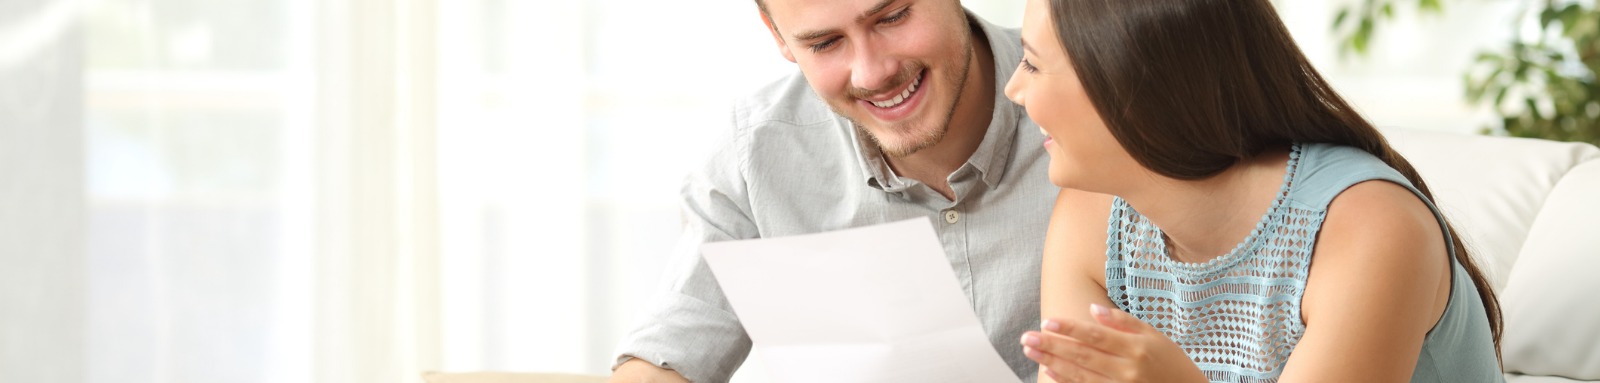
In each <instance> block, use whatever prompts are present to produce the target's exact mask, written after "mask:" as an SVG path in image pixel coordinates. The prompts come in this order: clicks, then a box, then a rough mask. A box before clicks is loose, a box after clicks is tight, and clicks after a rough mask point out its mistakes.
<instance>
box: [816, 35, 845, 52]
mask: <svg viewBox="0 0 1600 383" xmlns="http://www.w3.org/2000/svg"><path fill="white" fill-rule="evenodd" d="M838 42H839V38H837V37H835V38H831V39H827V40H824V41H823V42H820V43H816V44H811V52H821V51H823V50H825V49H828V47H832V46H833V44H837V43H838Z"/></svg>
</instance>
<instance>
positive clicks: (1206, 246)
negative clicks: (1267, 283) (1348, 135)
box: [1121, 148, 1289, 263]
mask: <svg viewBox="0 0 1600 383" xmlns="http://www.w3.org/2000/svg"><path fill="white" fill-rule="evenodd" d="M1288 160H1289V153H1288V150H1287V149H1286V148H1285V149H1271V150H1268V151H1266V152H1264V153H1262V154H1260V155H1257V156H1255V157H1251V158H1248V159H1245V160H1244V161H1241V162H1239V163H1236V164H1234V165H1233V166H1230V167H1228V169H1226V170H1223V171H1222V173H1218V174H1217V175H1214V176H1211V177H1208V178H1205V179H1201V180H1180V179H1174V178H1169V177H1164V176H1159V175H1158V176H1154V177H1148V178H1145V179H1148V180H1150V182H1148V183H1145V184H1144V185H1139V186H1138V187H1137V188H1136V189H1137V191H1135V192H1132V193H1126V194H1123V195H1121V197H1122V199H1123V200H1124V201H1127V202H1128V205H1129V206H1132V207H1133V208H1134V210H1137V211H1138V212H1139V214H1141V215H1144V216H1145V218H1147V219H1149V220H1150V222H1151V223H1153V224H1155V225H1156V227H1159V228H1161V231H1162V232H1163V233H1165V234H1166V236H1167V240H1168V241H1169V242H1168V243H1167V246H1168V252H1169V253H1170V254H1171V255H1172V257H1173V258H1174V259H1175V260H1178V261H1182V262H1189V263H1200V262H1205V261H1209V260H1211V259H1213V258H1216V257H1218V256H1221V255H1223V254H1227V253H1228V252H1229V251H1232V250H1233V248H1234V247H1235V246H1237V245H1238V244H1239V243H1240V242H1242V241H1244V240H1245V239H1246V237H1248V236H1249V235H1250V232H1251V231H1252V230H1254V229H1255V227H1256V224H1257V223H1259V222H1260V221H1261V217H1262V216H1263V215H1265V214H1266V213H1267V211H1268V210H1269V209H1271V208H1272V203H1273V201H1274V200H1276V199H1277V198H1278V194H1279V192H1280V191H1281V186H1282V184H1283V177H1284V173H1285V172H1286V171H1287V169H1286V168H1287V166H1285V165H1286V163H1287V162H1288Z"/></svg>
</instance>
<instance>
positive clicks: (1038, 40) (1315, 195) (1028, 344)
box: [1006, 0, 1503, 382]
mask: <svg viewBox="0 0 1600 383" xmlns="http://www.w3.org/2000/svg"><path fill="white" fill-rule="evenodd" d="M1022 39H1023V44H1024V46H1025V53H1024V56H1023V57H1024V59H1023V62H1022V63H1021V64H1020V66H1019V69H1018V71H1017V73H1016V74H1015V75H1014V76H1013V77H1012V79H1011V82H1010V83H1009V84H1007V86H1006V95H1007V96H1008V97H1010V98H1011V99H1012V100H1013V101H1015V102H1017V103H1018V104H1021V105H1023V106H1025V107H1026V108H1027V111H1028V115H1029V116H1030V117H1032V118H1033V121H1034V122H1036V123H1038V124H1039V126H1040V127H1041V130H1043V131H1044V133H1045V134H1047V135H1048V136H1049V139H1047V140H1046V142H1045V146H1046V147H1047V151H1048V152H1049V153H1050V156H1051V159H1050V172H1049V174H1050V179H1051V181H1052V182H1053V183H1055V184H1056V185H1058V186H1061V187H1062V188H1063V189H1062V191H1061V194H1060V196H1059V197H1058V200H1057V202H1056V207H1055V211H1054V213H1053V216H1052V221H1051V224H1050V229H1049V237H1048V239H1047V240H1046V244H1045V249H1046V250H1045V255H1044V261H1043V262H1044V263H1043V270H1044V271H1043V276H1042V285H1041V293H1042V299H1043V301H1042V302H1041V303H1042V304H1041V307H1042V311H1043V312H1042V315H1043V317H1044V318H1045V320H1044V322H1043V331H1040V332H1029V333H1027V334H1025V335H1023V339H1022V342H1023V344H1024V351H1025V352H1026V353H1027V354H1028V355H1029V357H1030V358H1032V359H1033V360H1035V361H1037V362H1039V364H1040V365H1041V368H1042V369H1043V371H1042V372H1043V374H1041V380H1046V378H1044V377H1046V376H1047V377H1049V378H1053V379H1055V380H1057V381H1064V382H1066V381H1070V382H1099V381H1108V382H1124V381H1140V382H1204V381H1225V382H1271V381H1280V380H1281V381H1287V382H1303V381H1330V382H1396V381H1406V380H1410V381H1413V382H1482V381H1502V380H1503V377H1502V375H1501V374H1500V369H1499V367H1498V366H1499V363H1498V339H1499V333H1500V312H1499V306H1498V303H1497V302H1496V300H1495V298H1494V295H1493V292H1492V291H1491V290H1490V288H1489V284H1488V282H1487V280H1486V279H1485V278H1484V275H1483V272H1482V271H1480V270H1479V268H1478V266H1477V265H1475V264H1474V263H1473V262H1472V260H1471V258H1470V257H1469V256H1468V254H1467V251H1466V249H1465V248H1464V247H1463V246H1462V245H1461V241H1460V240H1459V238H1456V237H1455V235H1454V232H1453V231H1452V230H1451V229H1450V225H1449V224H1448V223H1447V222H1446V221H1445V220H1444V217H1443V216H1442V215H1440V214H1439V211H1438V209H1437V208H1435V207H1434V205H1433V203H1432V202H1431V199H1432V195H1431V194H1430V193H1429V192H1428V188H1427V186H1426V185H1424V184H1423V182H1422V179H1421V178H1419V177H1418V176H1417V173H1416V171H1415V170H1414V169H1412V167H1411V165H1410V164H1409V163H1407V162H1406V160H1405V159H1404V158H1402V157H1401V156H1400V155H1399V154H1397V153H1395V151H1394V150H1393V149H1391V148H1390V147H1389V145H1388V144H1387V143H1386V142H1385V141H1384V139H1383V138H1382V136H1380V135H1379V134H1378V132H1377V131H1376V130H1375V129H1373V127H1372V125H1371V124H1370V123H1369V122H1367V121H1366V120H1364V119H1363V118H1362V117H1361V116H1360V115H1358V114H1357V113H1356V112H1355V111H1354V110H1353V109H1352V108H1351V107H1350V105H1349V104H1347V103H1345V102H1344V100H1342V99H1341V98H1340V97H1339V96H1338V95H1337V94H1336V93H1335V92H1334V91H1333V90H1332V88H1331V87H1329V86H1328V84H1327V83H1326V82H1325V81H1324V80H1323V79H1322V78H1321V77H1320V75H1318V74H1317V72H1316V71H1315V70H1314V69H1313V68H1312V67H1311V65H1310V64H1309V63H1308V62H1307V60H1306V59H1305V57H1304V56H1303V55H1302V54H1301V53H1300V51H1299V48H1298V47H1296V46H1295V44H1294V42H1293V40H1292V39H1291V38H1290V35H1289V33H1288V31H1287V30H1286V29H1285V28H1284V26H1283V23H1282V22H1281V21H1280V20H1278V17H1277V15H1276V13H1274V11H1273V9H1272V5H1271V4H1270V3H1269V2H1268V1H1267V0H1029V1H1028V5H1027V10H1026V16H1025V17H1024V23H1023V29H1022Z"/></svg>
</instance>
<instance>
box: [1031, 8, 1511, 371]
mask: <svg viewBox="0 0 1600 383" xmlns="http://www.w3.org/2000/svg"><path fill="white" fill-rule="evenodd" d="M1050 6H1051V17H1053V18H1054V21H1055V25H1056V35H1057V36H1058V37H1059V38H1060V40H1061V44H1062V46H1063V48H1065V50H1066V52H1067V55H1068V56H1069V57H1070V59H1071V62H1072V65H1073V67H1074V68H1075V69H1077V72H1078V77H1079V79H1080V80H1081V82H1082V83H1083V88H1084V91H1085V92H1086V93H1088V95H1089V99H1090V100H1092V102H1093V104H1094V107H1095V109H1096V111H1098V112H1100V116H1101V118H1103V119H1104V120H1105V124H1106V127H1108V128H1109V129H1110V130H1111V135H1112V136H1113V137H1115V138H1116V139H1117V142H1118V143H1120V144H1121V145H1122V147H1123V148H1126V149H1127V151H1128V153H1129V154H1131V155H1132V156H1133V158H1134V159H1135V160H1137V161H1139V163H1140V164H1141V165H1143V166H1144V167H1146V168H1149V169H1151V170H1152V171H1155V172H1157V173H1159V174H1162V175H1165V176H1168V177H1173V178H1178V179H1191V180H1192V179H1201V178H1206V177H1210V176H1212V175H1215V174H1217V173H1219V172H1222V171H1223V170H1224V169H1227V168H1228V167H1230V166H1232V165H1233V164H1234V163H1237V162H1239V161H1240V160H1243V159H1245V158H1249V157H1251V156H1255V155H1257V154H1260V153H1261V152H1262V151H1264V150H1266V149H1267V148H1269V147H1273V146H1279V145H1287V144H1289V143H1293V142H1307V143H1313V142H1314V143H1331V144H1338V145H1346V146H1352V147H1356V148H1360V149H1361V150H1365V151H1367V152H1368V153H1372V155H1374V156H1377V157H1378V158H1379V159H1381V160H1383V162H1384V163H1386V164H1388V165H1389V166H1390V167H1393V168H1394V169H1395V170H1397V171H1399V172H1400V174H1402V175H1404V176H1405V177H1406V179H1407V180H1409V181H1411V184H1412V185H1413V186H1415V187H1416V188H1417V190H1419V191H1421V192H1422V194H1423V195H1424V196H1426V197H1427V198H1428V199H1429V200H1432V199H1433V193H1432V192H1431V191H1429V190H1428V185H1427V184H1426V183H1424V182H1423V181H1422V177H1421V176H1419V175H1418V174H1417V170H1416V169H1415V168H1413V167H1412V166H1411V163H1410V162H1407V161H1406V159H1405V158H1404V157H1401V156H1400V154H1399V153H1397V152H1395V150H1394V149H1393V148H1391V147H1390V146H1389V143H1388V141H1386V140H1384V138H1383V135H1381V134H1379V133H1378V130H1377V129H1376V128H1374V127H1373V126H1372V123H1371V122H1368V121H1367V120H1366V118H1363V117H1362V116H1361V115H1360V114H1359V113H1357V112H1356V111H1355V109H1353V108H1351V107H1350V104H1348V103H1346V102H1345V100H1344V99H1343V98H1341V97H1340V96H1339V94H1338V93H1336V92H1334V90H1333V87H1331V86H1329V85H1328V83H1327V81H1326V80H1324V79H1323V78H1322V75H1320V74H1318V73H1317V71H1316V69H1314V68H1312V66H1311V63H1310V61H1308V60H1306V58H1305V55H1303V54H1302V53H1301V52H1300V48H1299V47H1298V46H1297V45H1296V44H1295V42H1294V39H1293V38H1292V37H1291V36H1290V35H1289V31H1288V29H1287V28H1285V27H1284V25H1283V22H1282V21H1281V20H1280V19H1279V18H1278V15H1277V12H1276V11H1275V10H1274V9H1273V6H1272V4H1271V3H1269V2H1268V0H1181V1H1177V0H1050ZM1445 227H1446V230H1449V231H1450V233H1452V235H1451V236H1450V237H1451V239H1452V240H1451V244H1450V245H1451V246H1452V247H1454V249H1455V255H1456V261H1457V262H1459V263H1460V264H1461V266H1462V267H1463V268H1464V269H1466V271H1467V274H1468V275H1470V276H1471V277H1472V283H1473V284H1474V285H1476V286H1477V290H1478V295H1479V296H1481V297H1482V298H1483V308H1484V311H1485V312H1487V313H1488V316H1489V327H1490V330H1491V331H1492V332H1493V333H1494V344H1495V354H1496V355H1498V354H1499V349H1500V333H1501V328H1502V324H1501V319H1500V302H1499V300H1498V299H1497V298H1496V297H1495V294H1494V290H1493V288H1492V287H1491V286H1490V284H1489V279H1488V278H1487V277H1485V276H1484V273H1483V271H1482V270H1481V269H1480V268H1479V267H1478V265H1477V263H1476V262H1473V261H1472V257H1470V256H1469V255H1468V254H1467V248H1466V246H1465V245H1464V244H1463V243H1462V241H1461V236H1460V232H1457V231H1456V230H1455V229H1454V228H1453V227H1451V226H1450V224H1449V223H1448V222H1446V223H1445Z"/></svg>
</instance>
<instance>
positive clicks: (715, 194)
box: [612, 117, 759, 383]
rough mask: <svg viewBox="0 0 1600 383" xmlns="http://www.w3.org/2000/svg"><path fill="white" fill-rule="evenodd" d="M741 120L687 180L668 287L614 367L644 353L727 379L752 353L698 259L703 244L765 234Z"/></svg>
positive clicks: (695, 375)
mask: <svg viewBox="0 0 1600 383" xmlns="http://www.w3.org/2000/svg"><path fill="white" fill-rule="evenodd" d="M736 120H737V117H736ZM735 125H736V128H735V129H734V132H733V135H732V137H731V138H730V139H728V140H726V141H724V145H723V146H722V148H720V149H719V150H718V151H717V152H716V153H714V154H713V155H712V157H711V158H710V160H709V161H707V163H706V165H705V166H704V167H702V168H701V169H700V170H699V171H696V172H694V173H693V174H691V175H690V176H689V178H688V179H687V180H686V182H685V183H684V187H683V189H682V205H683V206H682V207H683V215H684V225H683V234H682V236H680V237H679V239H678V242H677V245H676V246H675V247H674V248H673V250H672V253H671V257H672V260H671V261H670V262H669V264H671V265H672V267H670V268H669V269H668V270H666V272H665V273H666V275H665V276H664V278H663V279H664V280H663V282H664V283H663V284H662V286H663V287H664V289H663V290H662V291H659V292H658V293H659V294H658V295H657V296H656V297H655V298H654V304H653V306H651V308H649V309H647V310H646V314H645V315H644V319H643V322H642V323H640V324H639V325H638V326H636V327H634V329H633V331H631V332H629V333H628V334H627V335H626V336H624V337H623V340H622V342H621V344H619V345H618V346H617V351H616V355H617V358H616V361H615V362H614V363H613V365H612V368H613V369H615V368H616V367H617V366H619V365H621V364H622V363H623V362H626V361H628V360H629V359H632V358H638V359H641V360H644V361H647V362H649V363H650V364H654V365H655V366H657V367H661V368H666V369H671V370H675V371H677V372H678V374H679V375H682V376H683V377H684V378H687V379H689V381H691V382H696V383H708V382H726V381H728V380H729V379H730V378H731V377H732V375H733V373H734V371H735V370H736V369H738V368H739V365H741V364H743V363H744V360H745V358H746V357H747V356H748V355H749V353H750V346H751V342H750V337H749V335H747V334H746V333H745V331H744V326H743V325H741V324H740V323H739V318H738V317H736V316H735V315H734V313H733V309H732V307H731V306H729V304H728V300H727V298H726V297H725V296H724V295H723V293H722V288H721V287H720V286H719V285H718V284H717V281H716V279H715V278H714V277H713V275H712V274H711V269H710V268H709V267H708V266H707V265H706V263H705V260H704V258H701V256H700V245H701V244H703V243H709V242H718V241H727V240H735V239H748V238H756V237H758V235H759V234H758V233H759V231H758V230H757V228H756V225H755V223H754V221H753V220H752V219H751V218H750V217H751V216H750V213H749V212H750V211H751V209H750V201H749V199H748V196H747V192H746V191H747V188H746V184H745V181H744V180H745V177H744V176H743V175H744V174H747V173H745V171H744V170H745V169H744V167H745V166H746V164H747V163H748V162H747V161H746V159H747V158H748V157H747V152H746V150H745V148H747V147H748V145H747V144H744V142H743V141H745V138H746V137H743V135H744V132H743V131H742V130H740V129H739V128H738V127H737V125H738V124H737V123H736V124H735Z"/></svg>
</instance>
